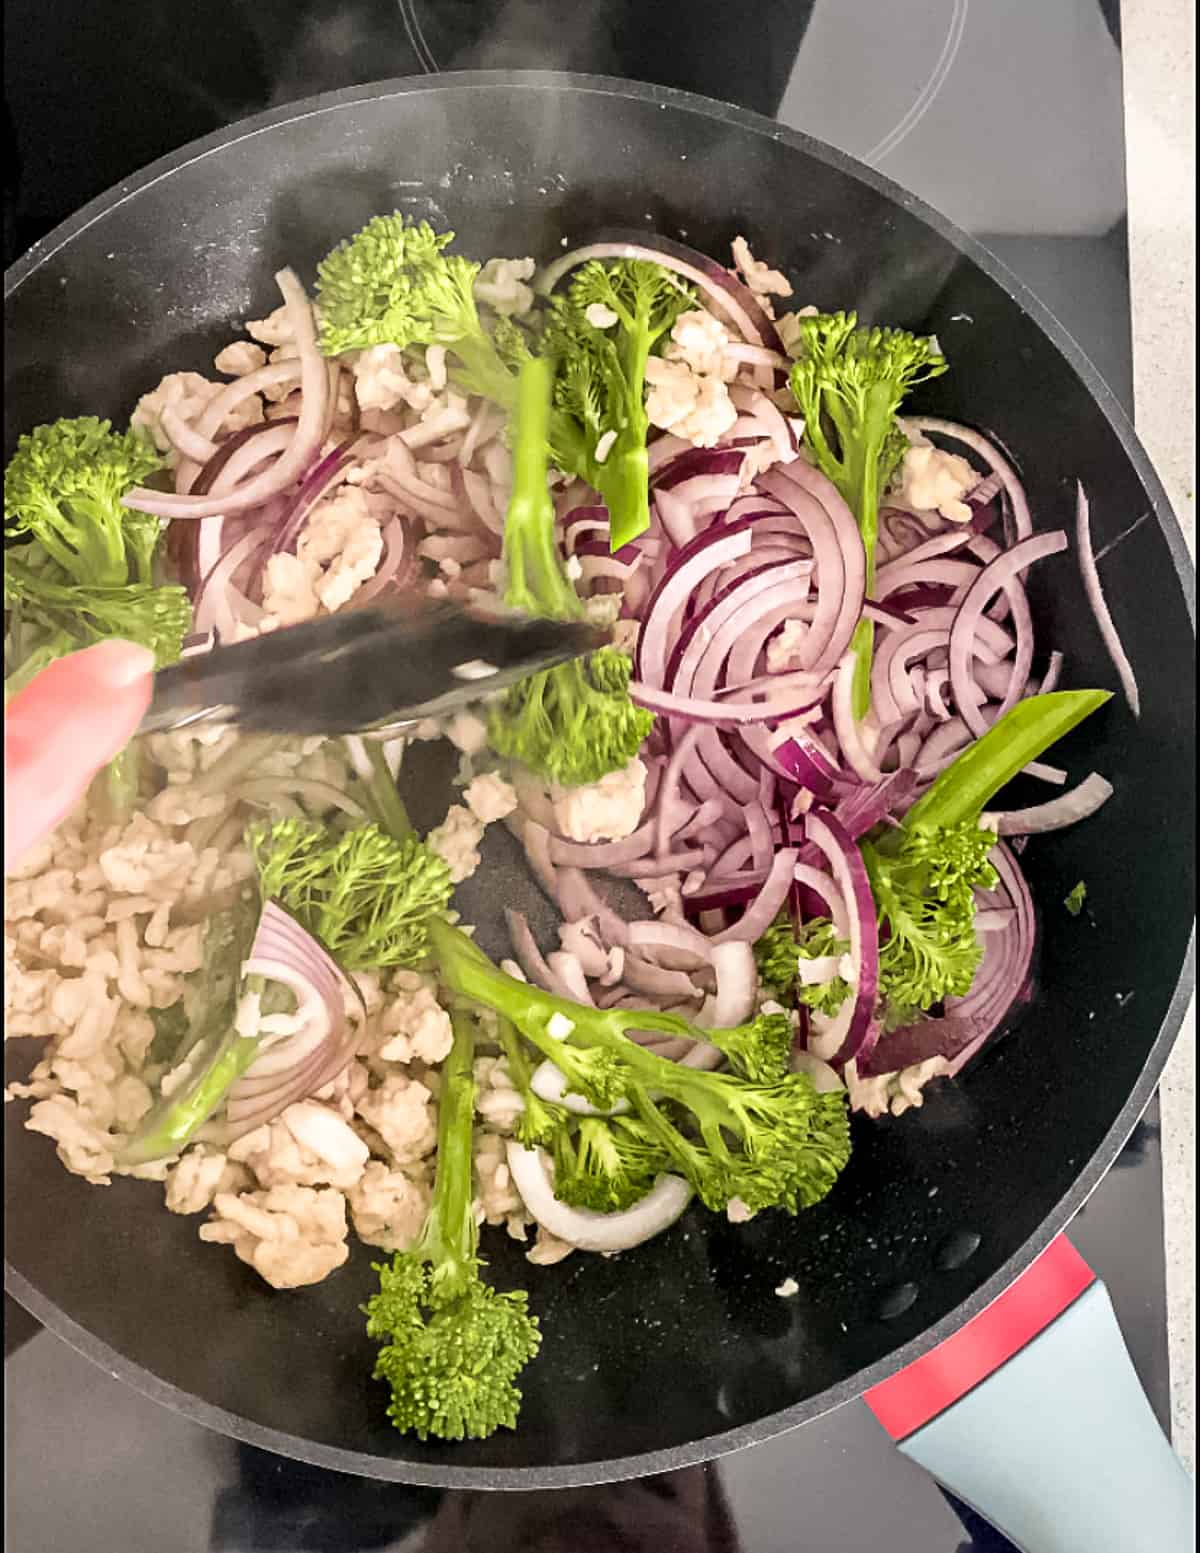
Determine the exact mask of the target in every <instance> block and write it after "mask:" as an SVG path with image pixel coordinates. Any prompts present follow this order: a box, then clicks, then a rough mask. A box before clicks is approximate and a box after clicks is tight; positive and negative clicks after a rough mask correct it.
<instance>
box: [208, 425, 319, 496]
mask: <svg viewBox="0 0 1200 1553" xmlns="http://www.w3.org/2000/svg"><path fill="white" fill-rule="evenodd" d="M296 424H297V422H296V419H295V417H294V416H290V417H289V418H288V419H287V420H283V421H270V422H266V423H264V424H263V426H262V428H261V429H262V436H261V437H247V438H246V440H245V442H243V443H241V444H240V445H239V446H238V447H237V448H235V449H234V450H233V452H232V453H231V454H230V456H229V457H228V458H227V459H225V460H223V461H222V463H221V467H220V468H219V469H218V470H217V473H216V474H215V475H214V477H213V478H212V480H211V482H210V484H209V486H208V492H207V494H209V495H211V496H213V497H214V498H215V497H217V496H224V495H225V493H226V492H227V491H232V490H236V488H237V487H238V485H240V484H241V482H242V481H243V480H244V479H246V478H247V476H249V475H251V474H253V473H254V471H255V470H256V469H258V468H259V466H260V465H262V464H266V463H268V461H272V462H273V461H274V460H275V459H276V458H278V457H279V455H280V454H281V453H283V452H284V451H285V450H286V449H287V448H289V447H290V446H291V444H292V439H293V438H294V437H295V435H296V433H295V432H294V431H293V429H292V428H293V427H294V426H296ZM254 429H255V430H257V429H258V428H254ZM224 447H225V444H222V446H221V450H222V451H224ZM216 462H217V461H216V460H215V459H213V460H212V462H211V463H210V464H208V465H206V466H205V469H204V470H202V471H201V474H202V475H203V474H204V473H205V472H206V471H207V470H208V469H209V468H214V467H215V466H216ZM195 494H196V495H197V496H198V495H199V494H200V493H199V492H198V491H197V492H195ZM256 505H258V504H256ZM201 521H202V522H203V521H204V520H203V519H201Z"/></svg>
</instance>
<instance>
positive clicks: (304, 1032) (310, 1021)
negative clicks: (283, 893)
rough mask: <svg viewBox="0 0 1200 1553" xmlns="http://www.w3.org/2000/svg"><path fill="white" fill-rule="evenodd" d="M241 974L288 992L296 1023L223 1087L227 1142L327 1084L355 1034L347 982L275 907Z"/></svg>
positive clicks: (267, 911)
mask: <svg viewBox="0 0 1200 1553" xmlns="http://www.w3.org/2000/svg"><path fill="white" fill-rule="evenodd" d="M242 974H243V976H261V977H263V978H264V979H265V980H269V981H276V982H280V983H282V984H283V985H284V986H286V987H290V988H291V990H292V991H293V992H294V993H295V995H296V1004H297V1008H296V1016H295V1017H296V1018H298V1019H299V1020H300V1023H299V1026H298V1028H297V1029H295V1030H294V1031H290V1032H287V1033H283V1034H279V1035H264V1036H263V1037H262V1039H261V1044H260V1048H259V1052H258V1055H257V1056H256V1057H255V1058H254V1061H253V1062H252V1063H251V1064H250V1066H249V1067H248V1068H247V1069H246V1071H245V1073H243V1074H242V1076H241V1077H240V1078H239V1079H237V1080H236V1081H235V1082H234V1084H233V1085H232V1087H231V1088H230V1090H229V1095H228V1098H227V1100H226V1105H225V1122H224V1127H223V1129H222V1136H223V1137H224V1138H225V1140H226V1141H227V1142H233V1141H234V1140H235V1139H236V1138H240V1137H242V1136H243V1135H244V1134H245V1133H248V1132H253V1130H254V1129H255V1128H256V1127H261V1126H263V1125H264V1124H265V1123H266V1122H269V1121H273V1120H274V1118H275V1117H276V1116H278V1115H279V1114H280V1112H281V1111H285V1110H286V1109H287V1107H288V1106H289V1105H292V1104H294V1103H295V1102H296V1101H297V1100H307V1099H308V1098H309V1096H310V1095H313V1094H315V1093H316V1092H317V1090H319V1089H323V1088H324V1087H325V1085H326V1084H331V1083H332V1082H333V1080H334V1079H335V1078H337V1076H338V1075H339V1074H340V1073H341V1072H342V1070H343V1069H344V1068H345V1067H346V1065H347V1063H348V1062H349V1061H350V1059H351V1058H352V1057H353V1055H354V1051H355V1048H356V1046H357V1044H358V1038H359V1033H360V1026H359V1024H358V1022H357V1021H355V1020H352V1019H350V1018H349V1017H348V1016H347V1014H346V1001H345V990H346V988H347V987H349V988H350V990H351V992H352V993H355V994H356V992H357V989H356V988H355V987H354V984H353V982H351V981H350V980H349V979H348V978H347V977H346V976H345V975H344V974H343V972H342V971H341V969H340V967H339V966H338V964H337V962H336V961H335V960H334V959H333V957H332V956H331V955H330V954H329V952H328V951H327V950H326V949H324V948H323V947H322V945H321V944H319V943H318V942H317V940H316V939H315V938H313V937H312V935H311V934H309V933H307V932H305V930H304V929H303V928H302V927H301V926H300V924H299V922H297V921H296V919H295V918H294V917H293V916H292V915H291V914H290V913H289V912H287V911H285V910H284V909H283V907H282V906H280V905H279V904H278V903H277V902H276V901H268V902H267V903H266V905H265V906H264V907H263V912H262V916H261V918H260V919H259V924H258V931H257V932H256V933H255V935H254V942H253V944H252V945H251V946H250V954H249V957H248V958H247V960H246V962H245V964H244V965H243V967H242ZM359 1001H360V1003H361V999H360V1000H359ZM365 1017H366V1011H365V1009H364V1010H363V1018H364V1019H365Z"/></svg>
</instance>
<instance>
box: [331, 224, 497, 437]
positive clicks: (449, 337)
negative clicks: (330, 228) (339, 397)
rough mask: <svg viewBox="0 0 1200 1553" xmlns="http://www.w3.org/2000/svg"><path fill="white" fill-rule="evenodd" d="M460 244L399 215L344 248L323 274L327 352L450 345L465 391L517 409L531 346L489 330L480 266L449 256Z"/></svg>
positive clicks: (366, 229) (370, 228) (449, 235)
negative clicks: (518, 369) (481, 302)
mask: <svg viewBox="0 0 1200 1553" xmlns="http://www.w3.org/2000/svg"><path fill="white" fill-rule="evenodd" d="M453 241H454V233H453V232H435V231H434V230H433V228H432V227H431V226H430V225H429V223H428V222H427V221H410V220H409V219H408V218H407V217H405V216H403V215H401V213H400V212H399V211H396V212H395V213H394V214H392V215H390V216H376V217H375V218H374V220H372V221H369V222H368V223H367V225H366V226H365V227H363V229H362V231H361V232H358V233H356V234H355V236H353V237H351V238H348V239H347V240H346V241H345V242H343V243H340V244H339V245H338V246H337V247H336V248H335V249H334V250H333V252H332V253H330V254H329V255H328V256H327V257H326V258H325V259H323V260H322V262H321V264H320V265H319V266H318V268H317V315H318V318H319V320H320V341H321V349H322V351H323V352H324V354H325V355H327V356H340V355H341V354H342V353H343V352H344V351H350V350H367V349H369V348H370V347H372V346H375V345H397V346H399V347H400V348H401V349H408V348H409V347H410V346H429V345H443V346H445V347H446V348H447V350H448V351H449V352H450V353H451V355H452V357H453V358H454V363H455V366H454V371H453V374H452V375H453V377H454V380H455V382H456V383H457V385H458V386H459V387H460V388H462V389H464V390H465V391H466V392H467V393H471V394H479V395H480V396H481V397H483V398H485V399H490V400H492V401H493V403H495V404H498V405H501V406H502V407H503V408H505V409H511V408H512V406H513V404H514V403H515V402H516V388H517V380H516V375H515V372H514V370H513V369H514V367H515V365H516V362H517V361H518V360H519V359H520V358H521V357H522V356H523V355H525V354H528V346H527V345H526V344H525V342H524V337H523V335H522V334H521V331H520V329H519V328H518V327H517V326H516V325H515V324H512V323H511V322H509V321H508V320H500V322H499V323H497V324H495V325H493V326H492V328H491V330H490V332H489V330H488V329H487V328H485V327H484V324H483V322H482V320H481V319H480V317H479V309H478V307H477V306H476V303H475V277H476V276H477V275H478V274H479V265H478V264H475V263H474V262H473V261H472V260H470V259H465V258H463V257H462V255H461V254H448V253H446V251H445V250H446V248H447V247H448V246H449V244H450V243H452V242H453Z"/></svg>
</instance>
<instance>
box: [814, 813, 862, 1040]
mask: <svg viewBox="0 0 1200 1553" xmlns="http://www.w3.org/2000/svg"><path fill="white" fill-rule="evenodd" d="M805 835H806V836H807V839H808V840H809V841H811V842H813V844H814V845H815V846H816V847H817V848H818V849H819V850H820V851H821V852H822V853H823V854H824V857H825V859H826V862H827V863H828V864H829V869H830V872H831V873H832V875H833V879H834V883H835V884H836V885H837V887H838V889H839V890H840V892H841V895H842V899H843V900H844V901H845V902H846V906H847V908H848V911H849V917H850V921H849V938H850V959H851V962H852V964H853V966H854V987H853V996H851V997H847V998H846V1000H845V1002H844V1003H843V1004H842V1006H841V1008H840V1009H839V1010H838V1012H837V1013H836V1014H835V1015H834V1016H833V1018H832V1019H831V1020H830V1021H829V1023H828V1025H827V1026H826V1028H825V1029H824V1030H822V1031H821V1032H820V1033H819V1034H818V1033H816V1032H815V1031H814V1030H812V1029H810V1034H809V1039H808V1050H809V1051H810V1052H812V1053H813V1055H814V1056H815V1057H820V1058H821V1059H822V1061H826V1062H829V1063H831V1064H832V1065H833V1067H835V1068H842V1067H844V1066H845V1065H846V1063H847V1062H849V1061H850V1060H851V1059H852V1058H858V1057H859V1056H860V1054H861V1055H865V1054H866V1048H867V1043H868V1038H869V1036H870V1035H871V1033H872V1031H873V1030H874V1029H875V1028H877V1027H875V1026H874V1025H873V1020H872V1016H873V1014H874V1010H875V998H876V994H877V992H878V990H879V923H878V919H877V914H876V909H875V900H874V897H873V896H872V894H871V885H870V880H869V879H868V877H867V868H866V864H865V863H864V862H863V860H862V855H861V853H860V852H859V850H858V848H857V847H856V846H855V844H854V842H853V841H851V839H850V837H849V836H848V835H847V834H846V832H845V830H844V829H843V828H842V826H841V825H840V824H839V823H838V821H837V820H836V819H835V818H834V817H833V815H832V814H830V813H829V811H828V810H827V809H813V810H811V811H810V813H809V814H808V816H807V818H806V820H805Z"/></svg>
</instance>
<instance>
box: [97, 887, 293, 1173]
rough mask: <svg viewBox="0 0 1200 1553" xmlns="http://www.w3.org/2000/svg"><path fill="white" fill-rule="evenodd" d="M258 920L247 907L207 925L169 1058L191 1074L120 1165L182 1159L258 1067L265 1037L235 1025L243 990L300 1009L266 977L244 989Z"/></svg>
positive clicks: (268, 1003) (125, 1147) (157, 1108)
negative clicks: (241, 1080)
mask: <svg viewBox="0 0 1200 1553" xmlns="http://www.w3.org/2000/svg"><path fill="white" fill-rule="evenodd" d="M258 916H259V912H258V907H257V904H254V903H250V902H246V903H242V904H239V905H238V906H235V907H234V908H233V909H232V910H230V911H226V912H221V913H220V914H219V915H218V916H216V917H213V918H212V919H211V920H210V921H209V922H208V923H207V925H206V927H205V931H204V959H203V964H202V965H201V967H200V969H199V971H197V972H196V973H195V975H193V976H190V977H188V979H187V981H186V982H185V984H184V993H183V1000H182V1005H181V1006H180V1008H179V1014H178V1017H177V1018H176V1019H173V1020H172V1022H171V1023H172V1026H173V1028H172V1030H171V1031H170V1035H171V1042H170V1050H169V1055H167V1056H166V1059H165V1060H168V1061H169V1062H170V1063H171V1065H172V1067H178V1066H179V1065H181V1064H182V1063H183V1062H184V1061H185V1059H186V1061H187V1068H186V1069H185V1070H184V1071H183V1072H182V1074H181V1075H180V1082H179V1084H178V1085H177V1086H176V1087H175V1088H174V1089H172V1090H171V1092H170V1094H164V1095H161V1096H160V1097H159V1099H158V1100H157V1101H156V1102H155V1103H154V1105H153V1106H152V1107H151V1108H150V1110H149V1111H148V1112H147V1113H146V1115H145V1116H144V1117H143V1118H142V1120H141V1121H140V1122H139V1124H138V1126H137V1127H136V1129H135V1130H134V1132H133V1133H132V1134H131V1135H130V1136H129V1138H127V1139H126V1140H125V1142H124V1143H122V1144H121V1146H120V1148H119V1149H118V1150H117V1151H116V1157H117V1162H118V1163H119V1164H120V1165H122V1166H126V1167H130V1166H135V1165H144V1164H148V1163H149V1162H150V1161H151V1160H156V1159H168V1158H170V1156H171V1155H173V1154H178V1153H180V1152H181V1151H182V1150H183V1149H184V1148H186V1147H187V1145H188V1144H189V1143H190V1142H192V1140H193V1139H194V1138H195V1136H196V1134H197V1133H198V1132H199V1131H200V1129H201V1127H203V1126H204V1124H205V1123H206V1122H207V1121H208V1120H209V1119H210V1117H212V1116H213V1115H214V1113H215V1112H216V1111H217V1110H218V1109H219V1108H220V1106H221V1105H222V1104H223V1103H224V1100H225V1096H226V1095H227V1094H228V1092H229V1090H230V1088H231V1086H232V1085H233V1083H234V1082H235V1080H236V1079H238V1078H240V1077H241V1075H242V1074H243V1073H244V1072H245V1071H246V1069H247V1068H248V1067H249V1066H250V1064H251V1063H252V1062H253V1061H254V1058H255V1057H256V1056H257V1055H258V1050H259V1040H258V1038H257V1037H253V1036H251V1037H247V1036H242V1035H239V1034H238V1031H237V1028H236V1026H235V1024H234V1016H235V1014H236V1012H237V1005H238V999H239V997H240V995H241V993H242V992H243V991H246V990H251V991H257V992H259V993H262V994H264V995H265V996H264V1011H266V1012H270V1013H287V1012H289V1011H290V1009H289V1004H294V1001H295V1000H294V998H293V996H292V994H291V993H290V992H289V991H288V990H287V989H286V988H284V987H281V986H279V984H278V983H271V984H270V985H268V984H267V983H265V982H264V981H263V979H262V978H261V977H252V978H248V979H247V980H246V982H245V983H244V984H243V981H242V975H241V969H242V963H243V961H244V960H245V959H246V956H247V955H248V954H249V952H250V946H251V944H252V942H253V940H254V932H255V928H256V927H257V924H258ZM156 1044H157V1037H156Z"/></svg>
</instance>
